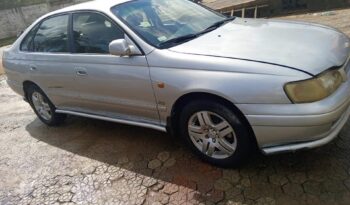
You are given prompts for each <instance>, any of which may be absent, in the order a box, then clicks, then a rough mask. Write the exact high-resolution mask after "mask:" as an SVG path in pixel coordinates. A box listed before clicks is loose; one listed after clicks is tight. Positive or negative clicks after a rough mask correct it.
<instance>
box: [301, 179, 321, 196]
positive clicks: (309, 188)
mask: <svg viewBox="0 0 350 205" xmlns="http://www.w3.org/2000/svg"><path fill="white" fill-rule="evenodd" d="M303 187H304V190H305V192H306V193H308V194H313V195H319V194H321V184H320V183H319V182H315V181H307V182H305V183H304V184H303Z"/></svg>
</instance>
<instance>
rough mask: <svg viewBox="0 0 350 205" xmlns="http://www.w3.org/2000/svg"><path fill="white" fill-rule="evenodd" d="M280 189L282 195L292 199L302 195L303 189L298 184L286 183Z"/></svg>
mask: <svg viewBox="0 0 350 205" xmlns="http://www.w3.org/2000/svg"><path fill="white" fill-rule="evenodd" d="M282 188H283V191H284V193H286V194H287V195H289V196H292V197H299V196H301V195H302V194H303V193H304V191H303V188H302V187H301V186H300V185H299V184H294V183H288V184H286V185H284V186H283V187H282Z"/></svg>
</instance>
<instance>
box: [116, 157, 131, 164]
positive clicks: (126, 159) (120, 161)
mask: <svg viewBox="0 0 350 205" xmlns="http://www.w3.org/2000/svg"><path fill="white" fill-rule="evenodd" d="M128 162H129V158H128V157H121V158H120V159H119V160H118V164H126V163H128Z"/></svg>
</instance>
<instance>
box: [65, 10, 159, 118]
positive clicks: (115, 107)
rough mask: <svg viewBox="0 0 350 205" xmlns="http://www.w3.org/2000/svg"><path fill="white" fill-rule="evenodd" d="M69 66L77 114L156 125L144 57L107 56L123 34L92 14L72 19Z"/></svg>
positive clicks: (100, 16)
mask: <svg viewBox="0 0 350 205" xmlns="http://www.w3.org/2000/svg"><path fill="white" fill-rule="evenodd" d="M72 18H73V20H72V23H73V25H72V30H73V31H72V36H73V37H72V38H73V40H72V42H73V54H72V59H71V61H72V65H73V69H74V71H75V75H76V85H77V87H78V90H79V93H80V99H81V102H80V105H81V106H80V108H79V111H80V112H84V113H88V114H95V115H102V116H107V117H113V118H120V119H128V120H137V121H143V122H151V123H155V124H159V116H158V111H157V106H156V101H155V97H154V93H153V89H152V86H151V80H150V75H149V67H148V64H147V61H146V57H145V56H144V55H138V56H130V57H119V56H114V55H110V54H109V49H108V46H109V43H110V42H111V41H113V40H116V39H122V38H124V36H125V34H124V32H123V31H122V29H120V28H119V27H118V26H117V25H116V24H115V23H114V22H113V21H112V20H110V19H109V18H107V17H106V16H104V15H102V14H100V13H95V12H77V13H74V14H73V16H72Z"/></svg>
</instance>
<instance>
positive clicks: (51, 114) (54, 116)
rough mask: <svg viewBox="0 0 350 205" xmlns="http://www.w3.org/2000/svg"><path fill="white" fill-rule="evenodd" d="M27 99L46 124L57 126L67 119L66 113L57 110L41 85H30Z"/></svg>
mask: <svg viewBox="0 0 350 205" xmlns="http://www.w3.org/2000/svg"><path fill="white" fill-rule="evenodd" d="M27 99H28V101H29V104H30V105H31V107H32V109H33V110H34V112H35V114H36V115H37V116H38V118H39V119H40V120H41V121H42V122H43V123H45V124H46V125H49V126H57V125H60V124H62V123H63V122H64V120H65V119H66V115H64V114H58V113H56V112H55V110H56V108H55V106H54V105H53V104H52V103H51V101H50V100H49V98H48V97H47V96H46V95H45V93H44V92H43V91H42V90H41V89H40V88H39V87H37V86H34V85H33V86H30V87H29V88H28V89H27Z"/></svg>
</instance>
